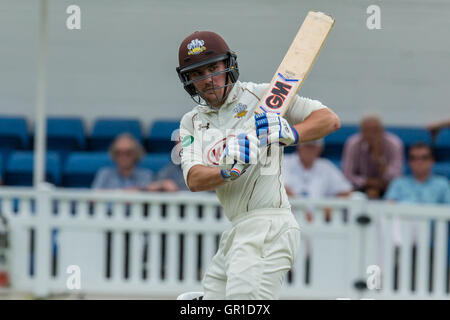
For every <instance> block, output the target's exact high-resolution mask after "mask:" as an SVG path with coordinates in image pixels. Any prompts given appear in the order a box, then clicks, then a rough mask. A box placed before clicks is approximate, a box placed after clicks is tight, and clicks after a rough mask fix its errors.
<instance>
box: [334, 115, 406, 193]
mask: <svg viewBox="0 0 450 320" xmlns="http://www.w3.org/2000/svg"><path fill="white" fill-rule="evenodd" d="M342 169H343V171H344V175H345V176H346V177H347V179H349V180H350V181H351V183H352V184H353V186H354V188H355V190H359V191H363V192H365V193H366V194H367V196H368V197H369V198H371V199H377V198H380V197H381V196H383V194H384V192H385V190H386V187H387V185H388V184H389V182H390V181H391V180H392V179H393V178H395V177H398V176H400V175H401V174H402V173H403V143H402V141H401V140H400V139H399V138H398V137H397V136H395V135H393V134H391V133H388V132H386V131H384V127H383V124H382V123H381V120H380V118H379V117H377V116H367V117H365V118H363V120H362V121H361V126H360V133H357V134H354V135H353V136H351V137H349V138H348V140H347V141H346V143H345V146H344V152H343V156H342Z"/></svg>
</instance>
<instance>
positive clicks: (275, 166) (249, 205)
mask: <svg viewBox="0 0 450 320" xmlns="http://www.w3.org/2000/svg"><path fill="white" fill-rule="evenodd" d="M268 86H269V84H268V83H264V84H256V83H252V82H240V81H237V82H236V83H235V85H234V87H233V89H232V90H231V91H230V93H229V95H228V97H227V99H226V101H225V103H224V104H222V106H220V107H219V108H212V107H209V106H201V105H198V106H196V107H194V108H193V110H192V111H190V112H188V113H186V114H185V115H184V116H183V118H182V119H181V124H180V139H181V142H182V153H181V168H182V169H183V175H184V179H185V182H186V185H187V176H188V173H189V170H190V169H191V168H192V167H193V166H194V165H198V164H200V165H204V166H208V167H218V165H219V159H220V156H221V154H222V152H223V150H224V147H225V141H226V137H227V136H228V135H229V134H236V131H235V130H236V129H241V130H242V131H243V129H244V124H245V123H246V122H247V121H248V120H249V119H250V118H251V117H253V115H254V109H255V108H256V107H257V106H258V102H259V100H260V98H261V97H262V96H263V95H264V93H265V91H266V89H267V88H268ZM322 108H326V107H325V106H324V105H323V104H322V103H320V102H319V101H317V100H311V99H308V98H303V97H300V96H296V97H295V98H294V101H293V103H292V105H291V107H290V109H289V110H288V112H287V113H286V114H285V116H284V117H285V118H286V120H287V121H288V122H289V123H290V124H291V125H294V124H297V123H300V122H302V121H303V120H305V118H307V117H308V116H309V115H310V114H311V112H313V111H316V110H319V109H322ZM227 131H228V132H227ZM299 134H300V136H301V134H302V133H301V132H299ZM273 149H276V148H273ZM270 160H271V161H272V163H271V164H270V165H263V164H261V163H260V162H258V163H257V164H254V165H251V166H250V167H249V168H248V169H247V170H246V172H245V173H244V174H243V175H242V176H241V177H240V178H238V179H236V180H235V181H231V182H227V183H226V184H224V185H222V186H220V187H219V188H217V189H216V194H217V197H218V198H219V201H220V202H221V204H222V206H223V209H224V212H225V214H226V216H227V217H228V218H229V219H230V220H233V219H234V218H235V217H236V216H238V215H239V216H240V215H245V214H246V213H247V212H249V211H253V210H256V209H277V208H283V209H284V210H285V209H286V208H290V204H289V201H288V197H287V195H286V190H285V188H284V185H283V176H282V163H283V152H282V149H281V148H280V149H279V152H276V151H274V152H273V153H272V156H271V158H270Z"/></svg>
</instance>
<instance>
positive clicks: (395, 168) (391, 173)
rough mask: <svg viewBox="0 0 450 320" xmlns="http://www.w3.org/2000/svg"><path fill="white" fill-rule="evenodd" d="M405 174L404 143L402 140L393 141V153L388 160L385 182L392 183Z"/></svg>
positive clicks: (384, 176) (384, 175)
mask: <svg viewBox="0 0 450 320" xmlns="http://www.w3.org/2000/svg"><path fill="white" fill-rule="evenodd" d="M402 173H403V143H402V142H401V141H400V139H395V140H393V141H392V151H391V156H390V159H388V163H387V167H386V171H385V172H384V174H383V180H385V181H391V180H392V179H394V178H396V177H399V176H401V175H402Z"/></svg>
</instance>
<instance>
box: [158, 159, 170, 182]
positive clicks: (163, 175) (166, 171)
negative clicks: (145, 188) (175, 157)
mask: <svg viewBox="0 0 450 320" xmlns="http://www.w3.org/2000/svg"><path fill="white" fill-rule="evenodd" d="M171 167H172V164H170V163H169V164H168V165H166V166H165V167H164V168H162V169H161V170H159V172H158V174H157V175H156V179H155V180H156V181H160V180H166V179H171V177H170V171H171V170H170V169H171Z"/></svg>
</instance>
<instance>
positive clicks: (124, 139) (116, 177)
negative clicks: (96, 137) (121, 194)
mask: <svg viewBox="0 0 450 320" xmlns="http://www.w3.org/2000/svg"><path fill="white" fill-rule="evenodd" d="M109 154H110V156H111V158H112V159H113V161H114V163H115V164H116V166H115V167H107V168H102V169H100V170H99V172H97V174H96V176H95V179H94V182H93V184H92V188H94V189H124V190H130V191H138V190H146V189H147V186H148V185H149V184H150V183H151V181H152V172H151V171H150V170H148V169H143V168H137V167H136V166H137V164H138V163H139V161H140V160H141V158H142V157H143V156H144V149H143V148H142V146H141V145H140V144H139V142H138V141H137V140H136V139H135V138H134V137H133V136H132V135H131V134H129V133H123V134H121V135H119V136H118V137H117V138H116V139H115V140H114V142H113V143H112V144H111V147H110V148H109Z"/></svg>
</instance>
